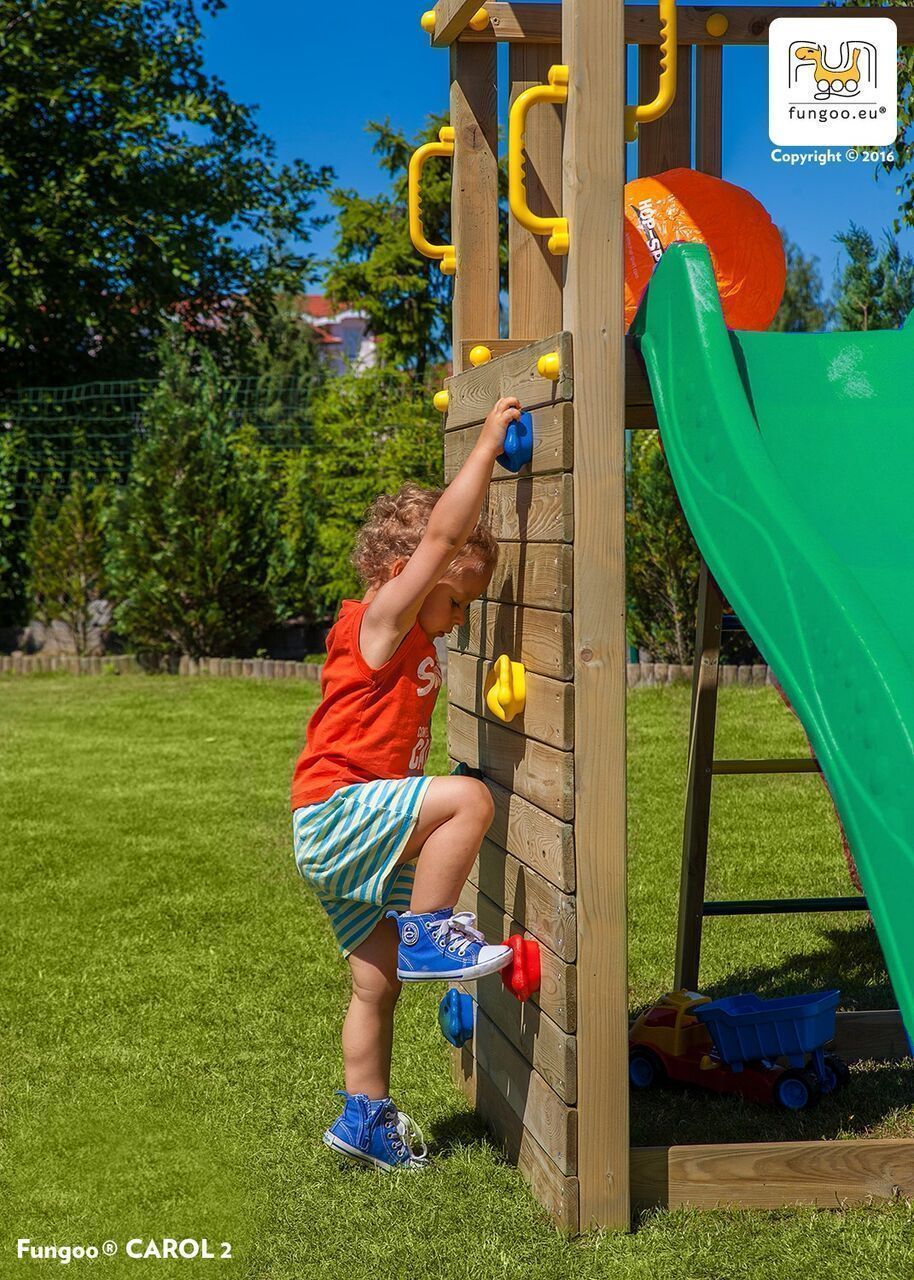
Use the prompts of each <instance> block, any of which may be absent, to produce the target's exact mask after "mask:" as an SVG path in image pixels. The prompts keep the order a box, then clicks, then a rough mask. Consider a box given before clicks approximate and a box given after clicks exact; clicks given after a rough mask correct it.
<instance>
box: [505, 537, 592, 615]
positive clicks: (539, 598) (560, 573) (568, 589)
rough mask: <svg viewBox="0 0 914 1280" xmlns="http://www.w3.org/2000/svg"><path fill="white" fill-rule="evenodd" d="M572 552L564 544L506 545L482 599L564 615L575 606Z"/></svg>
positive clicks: (533, 543) (518, 543)
mask: <svg viewBox="0 0 914 1280" xmlns="http://www.w3.org/2000/svg"><path fill="white" fill-rule="evenodd" d="M572 566H573V552H572V548H571V547H570V546H569V545H568V544H567V543H561V542H530V543H524V542H503V543H502V544H501V546H500V547H499V549H498V564H497V565H496V566H495V572H494V573H493V574H492V580H491V582H490V583H489V585H488V587H486V590H485V593H484V595H483V599H485V600H497V601H499V602H500V603H502V604H526V605H529V606H530V607H531V608H534V609H557V610H559V611H561V612H565V611H567V610H569V609H570V608H571V603H572V589H573V580H572Z"/></svg>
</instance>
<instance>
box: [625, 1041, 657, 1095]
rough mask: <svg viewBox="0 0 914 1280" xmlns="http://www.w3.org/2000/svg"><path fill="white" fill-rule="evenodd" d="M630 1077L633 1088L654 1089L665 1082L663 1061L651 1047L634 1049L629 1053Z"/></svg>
mask: <svg viewBox="0 0 914 1280" xmlns="http://www.w3.org/2000/svg"><path fill="white" fill-rule="evenodd" d="M628 1079H629V1083H630V1084H631V1086H632V1088H633V1089H654V1088H656V1087H657V1085H660V1084H663V1082H664V1080H665V1079H666V1072H665V1071H664V1069H663V1063H662V1062H661V1061H660V1059H659V1058H658V1057H657V1055H656V1054H654V1053H651V1051H650V1049H632V1050H631V1052H630V1053H629V1055H628Z"/></svg>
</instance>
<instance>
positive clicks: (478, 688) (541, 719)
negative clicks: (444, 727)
mask: <svg viewBox="0 0 914 1280" xmlns="http://www.w3.org/2000/svg"><path fill="white" fill-rule="evenodd" d="M491 669H492V664H491V663H490V662H487V661H485V660H484V659H482V658H474V657H472V655H470V654H467V653H451V654H450V655H449V656H448V667H447V687H448V698H449V699H450V701H451V702H452V703H453V704H454V706H457V707H462V708H463V709H464V711H471V712H472V713H473V715H476V716H486V717H489V718H490V719H493V720H494V717H493V716H492V713H491V711H490V710H489V709H488V707H487V706H486V701H485V695H484V692H483V690H484V688H485V681H486V677H487V676H488V673H489V672H490V671H491ZM526 684H527V703H526V706H525V707H524V710H523V712H522V713H521V714H520V715H519V716H515V717H514V719H513V720H511V721H509V722H508V723H506V724H504V727H505V728H506V729H510V730H511V732H512V733H522V734H524V735H525V736H526V737H528V738H536V740H537V742H545V743H547V744H548V745H549V746H551V747H558V748H559V750H561V751H570V750H571V749H572V747H573V746H574V690H573V689H572V686H571V685H570V684H568V682H567V681H563V680H550V679H548V677H546V676H538V675H534V674H533V673H531V674H530V675H528V676H527V681H526ZM498 723H499V724H503V723H504V722H503V721H498Z"/></svg>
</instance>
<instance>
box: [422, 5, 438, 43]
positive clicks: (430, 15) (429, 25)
mask: <svg viewBox="0 0 914 1280" xmlns="http://www.w3.org/2000/svg"><path fill="white" fill-rule="evenodd" d="M419 26H420V27H421V28H422V30H423V31H427V32H428V34H429V35H430V36H433V35H434V34H435V10H434V9H426V11H425V13H423V15H422V17H421V18H420V19H419Z"/></svg>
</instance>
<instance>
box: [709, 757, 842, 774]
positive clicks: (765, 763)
mask: <svg viewBox="0 0 914 1280" xmlns="http://www.w3.org/2000/svg"><path fill="white" fill-rule="evenodd" d="M711 772H712V773H714V774H718V773H821V772H822V766H821V765H820V764H819V762H818V760H816V759H814V758H813V757H812V756H791V757H789V758H788V759H784V760H761V759H760V760H712V761H711Z"/></svg>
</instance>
